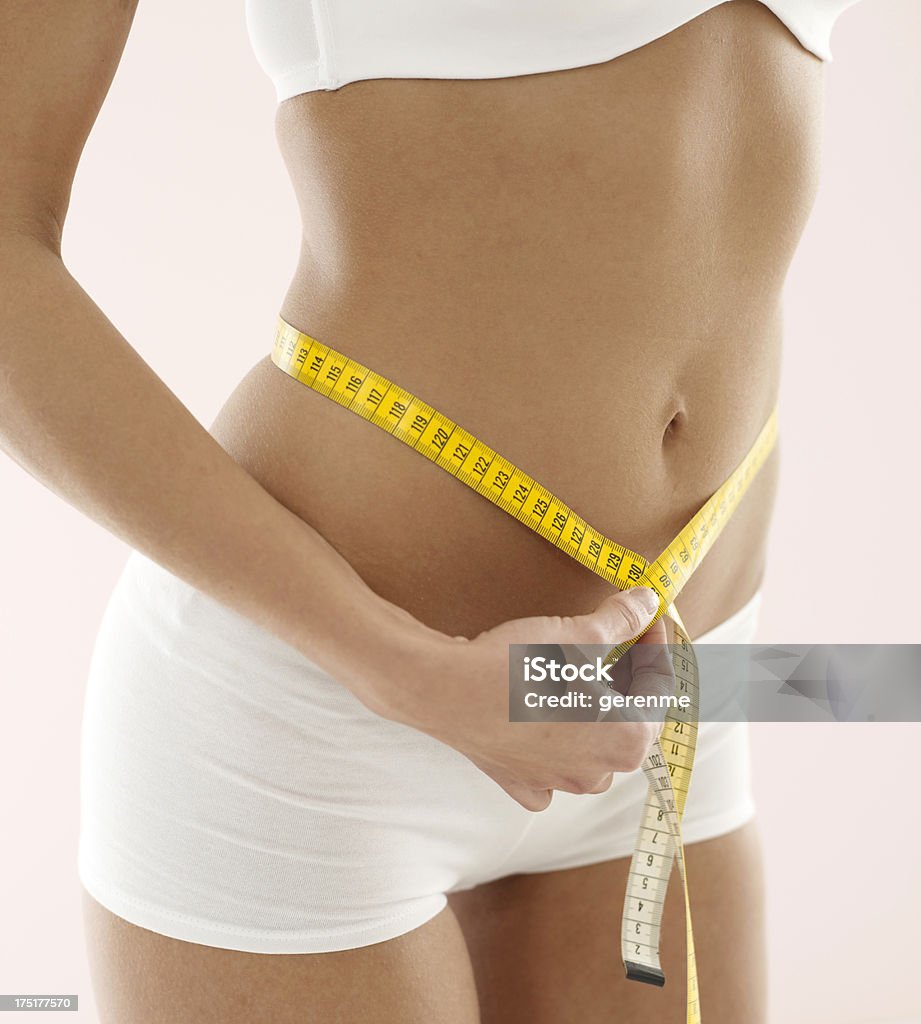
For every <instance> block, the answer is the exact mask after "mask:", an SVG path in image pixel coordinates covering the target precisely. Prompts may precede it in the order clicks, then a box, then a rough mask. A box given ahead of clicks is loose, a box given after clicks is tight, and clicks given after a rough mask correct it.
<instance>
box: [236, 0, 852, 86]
mask: <svg viewBox="0 0 921 1024" xmlns="http://www.w3.org/2000/svg"><path fill="white" fill-rule="evenodd" d="M725 2H726V0H578V3H570V2H568V0H438V2H437V3H434V2H432V0H246V26H247V30H248V32H249V38H250V43H251V45H252V48H253V52H254V53H255V55H256V58H257V60H258V61H259V63H260V65H261V66H262V68H263V70H264V71H265V73H266V74H267V75H268V76H269V78H271V80H272V83H273V85H274V86H275V93H276V96H277V98H278V100H279V102H280V101H282V100H286V99H290V97H292V96H296V95H298V94H299V93H304V92H311V91H313V90H316V89H339V88H340V87H341V86H343V85H346V84H347V83H349V82H355V81H358V80H360V79H369V78H503V77H508V76H511V75H526V74H532V73H535V72H539V71H557V70H562V69H564V68H575V67H581V66H583V65H587V64H598V63H601V62H602V61H606V60H611V59H612V58H614V57H619V56H620V55H621V54H623V53H627V52H628V51H630V50H635V49H637V48H638V47H640V46H644V45H645V44H646V43H650V42H652V41H653V40H654V39H658V38H659V37H660V36H664V35H666V34H667V33H669V32H671V31H673V30H674V29H676V28H678V27H679V26H681V25H683V24H685V23H686V22H688V21H691V20H692V19H694V18H696V17H698V15H701V14H703V13H704V12H706V11H709V10H710V9H711V8H713V7H718V6H720V4H721V3H725ZM853 3H856V0H764V6H765V7H767V8H768V10H770V11H772V12H773V13H774V15H775V16H776V17H777V18H779V19H780V20H781V21H782V22H783V23H784V25H786V27H787V28H788V29H789V30H790V32H791V33H792V34H793V35H794V36H795V37H796V38H797V40H798V41H799V42H800V44H801V45H802V46H804V47H805V48H806V49H807V50H810V51H811V52H812V53H814V54H815V55H816V56H817V57H819V58H821V59H822V60H831V49H830V45H829V44H830V37H831V30H832V27H833V26H834V24H835V21H836V20H837V18H838V15H839V14H840V13H841V12H842V11H844V10H845V9H846V8H848V7H850V6H851V5H852V4H853Z"/></svg>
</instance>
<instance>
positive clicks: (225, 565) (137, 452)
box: [0, 236, 430, 700]
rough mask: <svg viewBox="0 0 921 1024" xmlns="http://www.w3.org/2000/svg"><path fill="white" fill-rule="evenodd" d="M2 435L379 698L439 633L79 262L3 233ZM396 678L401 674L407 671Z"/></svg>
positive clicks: (137, 543) (62, 489) (129, 538)
mask: <svg viewBox="0 0 921 1024" xmlns="http://www.w3.org/2000/svg"><path fill="white" fill-rule="evenodd" d="M0 447H2V448H3V449H4V450H5V451H6V452H7V454H9V455H10V456H12V458H14V459H15V460H16V461H17V462H18V463H19V464H20V465H21V466H22V467H23V468H24V469H26V470H27V471H28V472H29V473H30V474H31V475H32V476H34V477H35V478H36V479H38V480H40V481H41V482H42V483H43V484H45V485H46V486H48V487H49V488H50V489H52V490H53V491H54V492H56V493H57V494H58V495H60V496H61V497H62V498H64V499H65V500H66V501H68V502H69V503H70V504H71V505H73V506H74V507H76V508H78V509H80V510H81V511H82V512H84V513H86V514H87V515H88V516H90V517H91V518H93V519H94V520H95V521H96V522H98V523H100V524H101V525H102V526H104V527H105V528H106V529H108V530H110V531H111V532H112V533H114V534H115V535H117V536H118V537H120V538H121V539H122V540H124V541H126V542H127V543H128V544H130V545H131V546H132V547H134V548H137V549H138V550H139V551H141V552H143V553H144V554H146V555H147V556H148V557H150V558H152V559H153V560H154V561H156V562H158V563H159V564H160V565H162V566H163V567H164V568H166V569H168V570H169V571H170V572H173V573H174V574H175V575H177V576H179V577H181V578H182V579H184V580H186V581H187V582H188V583H190V584H191V585H192V586H194V587H196V588H198V589H200V590H202V591H203V592H205V593H207V594H208V595H210V596H211V597H213V598H215V599H216V600H218V601H220V602H222V603H223V604H225V605H227V606H229V607H231V608H233V609H234V610H235V611H238V612H239V613H241V614H243V615H245V616H247V617H248V618H250V619H252V620H253V621H255V622H257V623H259V624H260V625H262V626H264V627H265V628H267V629H269V630H270V631H272V632H273V633H275V634H276V635H278V636H280V637H281V638H282V639H284V640H286V641H287V642H289V643H291V644H292V645H293V646H295V647H296V648H298V649H299V650H300V651H302V652H303V653H304V654H305V655H306V656H308V657H309V658H311V659H312V660H313V661H315V662H316V663H317V664H319V665H320V666H322V667H323V668H325V669H326V670H327V671H330V672H332V673H333V674H334V675H336V676H337V678H339V679H341V680H342V682H343V683H344V684H345V685H347V686H349V687H350V688H352V689H353V690H354V691H355V692H356V694H357V695H358V696H359V697H360V698H362V699H364V698H366V697H367V698H368V699H375V700H376V699H377V695H376V694H374V693H370V692H362V691H363V690H367V689H368V688H369V687H371V688H373V686H374V680H375V677H376V675H377V676H379V675H380V669H381V667H382V666H391V667H392V666H395V665H397V666H398V665H400V664H401V663H405V662H406V661H407V659H408V657H409V655H410V652H411V651H412V650H413V649H414V646H415V645H416V644H417V643H418V642H421V641H422V640H424V639H425V638H426V637H427V636H428V635H429V632H430V631H427V630H426V629H425V627H423V626H422V625H421V624H418V623H415V622H414V620H411V619H410V618H409V617H408V616H405V615H402V614H400V613H399V610H398V609H395V608H394V607H393V606H392V605H390V604H388V603H387V602H386V601H384V600H383V599H381V598H380V597H378V596H377V595H376V594H374V593H373V592H372V591H371V590H370V589H369V588H368V587H367V586H366V585H365V584H364V583H363V581H362V580H361V579H360V577H359V576H358V575H357V574H356V573H355V572H354V571H353V570H352V569H351V567H350V566H349V565H348V563H347V562H346V561H345V560H344V559H343V558H342V557H341V556H340V555H339V554H338V553H337V552H336V551H335V550H334V549H333V548H332V547H331V546H330V545H329V544H328V543H327V542H326V541H325V540H324V539H323V538H322V537H320V535H319V534H317V533H316V531H315V530H313V529H312V528H310V527H309V526H308V525H307V524H306V523H305V522H304V521H303V520H301V519H300V518H298V517H297V516H296V515H294V514H293V513H292V512H290V511H289V510H288V509H286V508H285V507H284V506H283V505H281V504H280V503H279V502H278V501H276V500H275V499H274V498H273V497H272V496H271V495H270V494H269V493H268V492H267V491H266V490H265V489H264V488H262V487H261V486H260V485H259V484H258V483H257V482H256V481H255V480H254V479H253V478H252V477H251V476H249V474H248V473H246V472H245V470H244V469H243V468H242V467H241V466H240V465H238V464H237V463H236V462H235V461H234V460H233V459H232V458H231V456H230V455H229V454H228V453H227V452H226V451H224V449H223V448H221V446H220V445H219V444H218V443H217V441H216V440H215V439H214V438H213V437H212V436H211V435H210V434H209V433H208V431H207V430H205V429H204V427H202V426H201V424H199V423H198V421H197V420H196V419H195V418H194V417H193V416H192V414H191V413H190V412H189V411H188V410H187V409H186V408H185V407H184V406H183V405H182V403H181V402H180V401H179V399H178V398H177V397H176V396H175V395H174V394H173V393H172V392H171V391H170V390H169V389H168V388H167V387H166V385H165V384H164V383H163V382H162V381H161V380H160V379H159V378H158V377H157V376H156V374H155V373H154V372H153V371H152V370H151V369H150V367H149V366H148V365H147V364H146V363H145V362H144V361H143V360H142V359H141V357H140V356H139V355H138V354H137V353H136V352H135V351H134V350H133V349H132V348H131V346H130V345H129V344H128V343H127V342H126V341H125V339H124V338H123V337H122V336H121V335H120V334H119V332H118V331H117V330H116V329H115V327H114V326H113V325H112V324H111V323H110V322H109V320H108V319H107V318H106V317H105V315H104V314H103V313H102V311H101V310H100V309H99V308H98V307H97V306H96V305H95V303H94V302H93V301H92V299H91V298H90V297H89V296H88V295H87V294H86V293H85V292H84V291H83V289H82V288H81V287H80V285H79V284H78V283H77V282H76V281H75V280H74V278H73V277H72V276H71V275H70V273H69V272H68V270H67V268H66V267H65V265H64V264H63V262H62V261H61V260H60V258H59V257H58V255H57V254H56V253H55V252H53V251H52V250H51V249H50V248H49V247H48V246H46V245H44V244H42V243H41V242H39V241H37V240H34V239H31V238H28V237H22V236H19V237H17V236H9V237H2V238H0ZM393 674H394V675H397V674H398V671H394V673H393Z"/></svg>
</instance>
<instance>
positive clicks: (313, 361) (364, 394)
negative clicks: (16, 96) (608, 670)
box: [272, 317, 778, 1024]
mask: <svg viewBox="0 0 921 1024" xmlns="http://www.w3.org/2000/svg"><path fill="white" fill-rule="evenodd" d="M272 362H273V363H275V365H276V366H278V367H279V368H280V369H282V370H284V372H285V373H287V374H288V375H289V376H291V377H294V378H295V380H298V381H300V382H301V383H302V384H305V385H306V386H307V387H309V388H311V389H312V390H313V391H316V392H318V393H319V394H321V395H324V396H326V397H327V398H331V399H332V400H333V401H335V402H338V403H339V404H340V405H342V406H344V407H345V408H346V409H349V410H350V411H351V412H354V413H357V415H359V416H361V417H362V418H363V419H366V420H368V421H369V422H370V423H373V424H374V425H375V426H377V427H380V428H381V429H383V430H386V431H387V433H389V434H392V435H393V436H394V437H395V438H397V439H398V440H400V441H402V442H403V443H404V444H408V445H409V446H410V447H411V448H414V449H415V450H416V451H417V452H419V453H420V454H421V455H424V456H425V457H426V458H427V459H428V460H429V461H430V462H433V463H435V465H436V466H440V467H441V468H442V469H444V470H447V472H449V473H450V474H451V475H452V476H455V477H457V479H458V480H460V481H461V482H462V483H464V484H466V485H467V486H468V487H471V488H473V490H475V491H476V492H477V493H478V494H481V495H482V496H483V497H484V498H488V499H489V501H491V502H492V503H493V504H494V505H498V506H499V508H501V509H503V511H505V512H508V513H509V514H510V515H512V516H514V517H515V518H516V519H517V520H518V521H519V522H521V523H524V525H525V526H527V527H529V528H530V529H532V530H534V531H535V532H536V533H539V534H540V535H541V536H542V537H544V538H545V539H546V540H549V541H550V542H551V543H552V544H554V545H556V547H558V548H560V549H561V550H562V551H565V552H566V554H568V555H571V556H572V557H573V558H575V559H576V560H577V561H579V562H581V563H582V564H583V565H584V566H586V567H587V568H588V569H591V570H592V572H594V573H597V574H598V575H599V576H601V577H602V578H603V579H605V580H607V581H608V582H609V583H612V584H614V586H616V587H618V588H619V589H621V590H627V589H629V588H630V587H635V586H646V587H651V588H652V589H653V590H654V591H655V592H656V593H657V594H658V595H659V609H658V611H657V612H656V614H655V617H654V618H653V619H652V621H651V622H650V623H649V625H650V626H651V625H652V623H653V622H655V621H656V620H657V619H658V618H660V617H661V616H662V615H668V617H669V618H670V619H671V620H672V623H673V632H674V635H675V638H676V642H675V643H674V645H670V646H671V647H672V663H673V665H674V669H675V680H676V686H677V688H678V691H679V694H680V695H686V696H688V697H689V698H690V707H688V708H687V709H682V708H669V710H668V712H667V714H666V716H665V722H664V724H663V727H662V730H661V732H660V734H659V738H658V740H657V741H656V742H655V743H654V744H653V746H652V747H651V748H650V752H649V754H648V755H647V757H646V760H645V762H644V764H643V771H644V773H645V775H646V777H647V780H648V781H649V792H648V796H647V799H646V804H645V807H644V809H643V818H642V823H641V825H640V830H639V835H638V836H637V841H636V845H635V847H634V851H633V858H632V861H631V864H630V874H629V879H628V883H627V893H626V898H625V900H624V914H623V920H622V925H621V954H622V956H623V961H624V967H625V968H626V971H627V977H628V978H632V979H634V980H637V981H645V982H648V983H651V984H654V985H663V984H664V983H665V975H664V974H663V972H662V967H661V964H660V960H659V936H660V933H661V923H662V911H663V908H664V905H665V892H666V889H667V887H668V880H669V876H670V875H671V869H672V864H673V863H674V862H675V861H676V860H677V862H678V870H679V872H680V874H681V880H682V884H683V887H684V905H685V921H686V930H687V967H688V982H687V985H688V987H687V1005H688V1012H687V1020H688V1024H700V1021H701V1015H700V1000H699V996H698V991H697V961H696V956H695V952H694V934H693V929H692V927H691V906H690V900H689V897H688V883H687V872H686V869H685V862H684V844H683V842H682V839H681V817H682V815H683V813H684V805H685V801H686V800H687V794H688V789H689V787H690V782H691V772H692V768H693V764H694V753H695V751H696V749H697V723H698V717H699V714H700V701H699V672H698V668H697V659H696V658H695V656H694V648H693V646H692V644H691V641H690V639H689V637H688V635H687V631H686V630H685V628H684V624H683V623H682V621H681V617H680V616H679V614H678V610H677V608H675V605H674V601H675V599H676V598H677V596H678V594H679V593H680V591H681V588H682V587H683V586H684V584H685V583H686V582H687V581H688V580H689V579H690V578H691V575H692V574H693V572H694V570H695V569H696V568H697V566H698V565H699V564H700V562H701V560H702V559H703V557H704V555H706V553H707V552H708V551H709V550H710V547H711V546H712V545H713V543H714V541H715V540H716V538H717V537H718V536H719V534H720V531H721V530H722V528H723V527H724V526H725V524H726V523H727V522H728V521H729V518H730V517H731V516H732V513H733V512H734V511H735V508H736V506H737V505H738V504H739V502H740V501H741V499H742V496H743V495H744V493H745V491H746V490H747V489H748V485H749V484H750V483H751V481H752V479H753V478H754V476H755V474H756V473H757V472H758V470H759V469H760V468H761V466H762V465H763V464H764V462H765V460H766V459H767V457H768V455H769V454H770V453H771V450H772V449H773V447H774V444H775V442H776V440H777V419H778V414H777V409H776V408H775V409H774V410H773V412H772V413H771V415H770V416H769V417H768V419H767V422H766V423H765V425H764V427H763V428H762V430H761V432H760V433H759V435H758V437H757V438H756V439H755V442H754V444H753V445H752V447H751V449H750V450H749V452H748V454H747V455H746V456H745V458H744V459H743V460H742V462H741V463H739V465H738V466H737V467H736V468H735V470H733V472H732V474H731V475H730V476H729V479H728V480H726V482H725V483H724V484H722V486H721V487H720V488H719V489H718V490H717V491H716V492H715V493H714V494H713V495H712V496H711V497H710V498H709V499H708V500H707V501H706V502H705V503H704V505H703V506H702V507H701V508H700V510H699V511H698V512H697V513H696V515H695V516H694V517H693V518H692V519H691V521H690V522H689V523H688V524H687V526H685V527H684V529H683V530H682V531H681V532H680V533H679V534H678V536H677V537H676V538H675V539H674V540H673V541H672V542H671V544H669V545H668V547H667V548H666V549H665V551H663V552H662V554H661V555H659V557H658V558H657V559H655V560H654V561H652V562H650V561H648V560H647V559H646V558H644V557H643V556H642V555H640V554H637V553H636V552H635V551H631V550H630V549H629V548H625V547H624V546H623V545H622V544H617V543H615V542H614V541H612V540H610V539H609V538H608V537H605V536H604V535H603V534H602V533H600V532H599V531H598V530H596V529H594V527H592V526H590V525H589V524H588V523H587V522H586V521H585V520H584V519H582V517H581V516H579V515H577V514H576V513H575V512H574V511H573V510H572V509H571V508H570V507H569V506H568V505H566V504H565V503H564V502H562V501H560V499H559V498H557V497H556V496H555V495H554V494H552V493H551V492H550V491H548V490H547V488H546V487H544V486H542V485H541V484H539V483H538V482H537V481H536V480H534V479H533V478H532V477H530V476H528V474H527V473H525V472H524V471H523V470H521V469H519V468H518V467H517V466H516V465H515V464H514V463H512V462H509V461H508V459H506V458H503V456H501V455H500V454H499V453H498V452H496V451H494V450H493V449H492V448H490V447H489V445H487V444H484V443H483V442H482V441H480V440H479V438H477V437H475V436H474V435H473V434H471V433H469V431H466V430H464V429H463V427H460V426H458V425H457V424H456V423H455V422H454V421H453V420H451V419H449V418H448V417H447V416H444V415H443V414H442V413H440V412H438V411H437V410H436V409H434V408H433V407H432V406H430V405H428V404H427V403H426V402H423V401H422V400H421V399H419V398H417V397H416V396H415V395H413V394H410V392H408V391H406V390H405V389H404V388H401V387H399V385H397V384H394V383H393V381H390V380H388V379H387V378H386V377H382V376H381V375H380V374H379V373H375V372H374V371H373V370H370V369H369V368H368V367H367V366H363V365H362V364H361V363H358V362H356V361H355V360H354V359H350V358H349V357H348V356H345V355H343V354H342V353H341V352H337V351H335V349H332V348H330V347H329V346H328V345H324V344H322V343H321V342H319V341H317V340H316V339H314V338H311V337H310V336H309V335H307V334H304V333H303V332H301V331H299V330H297V328H295V327H292V326H291V324H289V323H287V321H285V320H284V319H283V318H282V317H279V318H278V327H277V330H276V333H275V344H274V347H273V350H272ZM648 628H649V627H648V626H647V629H648ZM643 632H645V630H644V631H643ZM637 639H638V637H633V638H632V639H630V640H627V641H625V642H623V643H620V644H618V645H617V646H616V647H614V648H612V649H611V652H610V653H609V655H608V657H607V659H605V660H606V661H611V662H613V661H616V660H617V659H618V658H620V657H621V656H622V655H623V654H624V653H625V652H626V651H628V650H629V649H630V647H632V646H633V644H634V643H636V640H637Z"/></svg>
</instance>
